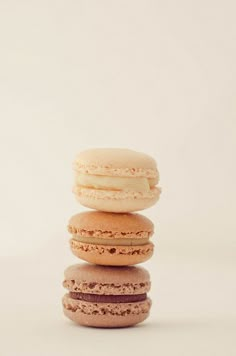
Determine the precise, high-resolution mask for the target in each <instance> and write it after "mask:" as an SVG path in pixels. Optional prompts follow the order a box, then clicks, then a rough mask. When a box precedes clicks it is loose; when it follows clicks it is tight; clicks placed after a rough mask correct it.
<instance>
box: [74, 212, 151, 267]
mask: <svg viewBox="0 0 236 356" xmlns="http://www.w3.org/2000/svg"><path fill="white" fill-rule="evenodd" d="M68 230H69V232H70V233H71V234H72V238H71V240H70V246H71V250H72V252H73V253H74V255H76V256H77V257H79V258H81V259H82V260H85V261H87V262H90V263H94V264H98V265H108V266H128V265H134V264H137V263H141V262H144V261H146V260H148V259H149V258H150V257H151V256H152V254H153V249H154V245H153V243H152V242H150V240H149V239H150V237H151V236H152V235H153V231H154V226H153V223H152V222H151V221H150V220H149V219H147V218H146V217H145V216H143V215H140V214H129V213H124V214H115V213H106V212H100V211H87V212H83V213H80V214H77V215H74V216H73V217H72V218H71V219H70V221H69V224H68Z"/></svg>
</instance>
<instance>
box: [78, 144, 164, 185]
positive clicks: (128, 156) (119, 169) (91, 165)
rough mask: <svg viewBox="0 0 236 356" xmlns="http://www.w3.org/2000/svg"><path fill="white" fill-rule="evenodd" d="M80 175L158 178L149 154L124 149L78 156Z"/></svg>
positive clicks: (103, 149) (94, 150) (101, 149)
mask: <svg viewBox="0 0 236 356" xmlns="http://www.w3.org/2000/svg"><path fill="white" fill-rule="evenodd" d="M74 168H75V170H76V171H77V172H78V173H83V174H92V175H108V176H120V177H146V178H157V181H158V177H159V174H158V170H157V165H156V162H155V160H154V159H153V158H152V157H150V156H149V155H147V154H144V153H141V152H136V151H133V150H129V149H123V148H95V149H89V150H86V151H83V152H81V153H79V154H78V156H77V157H76V160H75V162H74Z"/></svg>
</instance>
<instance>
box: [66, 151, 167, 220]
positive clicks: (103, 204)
mask: <svg viewBox="0 0 236 356" xmlns="http://www.w3.org/2000/svg"><path fill="white" fill-rule="evenodd" d="M74 169H75V172H76V175H75V186H74V189H73V191H74V193H75V195H76V197H77V199H78V201H79V202H80V203H81V204H82V205H84V206H86V207H88V208H92V209H97V210H102V211H107V212H115V213H121V212H123V213H125V212H133V211H138V210H143V209H146V208H149V207H150V206H152V205H154V204H155V203H156V202H157V200H158V199H159V196H160V192H161V189H160V188H159V187H158V186H157V184H158V182H159V173H158V170H157V166H156V162H155V160H154V159H153V158H152V157H150V156H148V155H146V154H144V153H140V152H136V151H132V150H128V149H121V148H97V149H90V150H87V151H83V152H81V153H80V154H79V155H78V156H77V158H76V160H75V162H74Z"/></svg>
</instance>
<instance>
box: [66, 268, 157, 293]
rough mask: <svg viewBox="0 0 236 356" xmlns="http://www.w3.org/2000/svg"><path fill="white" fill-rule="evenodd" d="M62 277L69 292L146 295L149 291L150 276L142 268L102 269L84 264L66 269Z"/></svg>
mask: <svg viewBox="0 0 236 356" xmlns="http://www.w3.org/2000/svg"><path fill="white" fill-rule="evenodd" d="M64 275H65V281H64V287H66V288H67V289H69V290H71V291H79V292H84V293H88V292H89V293H91V294H113V295H116V294H117V295H120V294H140V293H146V292H148V291H149V289H150V275H149V273H148V271H147V270H146V269H144V268H142V267H133V266H132V267H104V266H96V265H91V264H87V263H86V264H85V263H84V264H76V265H72V266H70V267H68V268H67V269H66V270H65V274H64ZM71 282H72V283H71ZM74 285H76V286H77V288H76V289H75V288H74ZM88 288H89V291H88Z"/></svg>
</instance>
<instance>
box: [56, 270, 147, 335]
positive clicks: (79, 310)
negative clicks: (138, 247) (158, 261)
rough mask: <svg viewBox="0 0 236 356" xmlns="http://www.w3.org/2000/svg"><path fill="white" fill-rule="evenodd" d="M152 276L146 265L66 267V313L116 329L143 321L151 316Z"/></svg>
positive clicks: (79, 321)
mask: <svg viewBox="0 0 236 356" xmlns="http://www.w3.org/2000/svg"><path fill="white" fill-rule="evenodd" d="M150 285H151V282H150V276H149V273H148V271H147V270H145V269H144V268H142V267H103V266H96V265H90V264H77V265H73V266H70V267H68V268H67V269H66V270H65V278H64V282H63V286H64V287H65V288H66V289H67V290H68V293H67V294H65V295H64V297H63V300H62V304H63V310H64V314H65V316H67V317H68V318H69V319H71V320H72V321H74V322H75V323H77V324H80V325H84V326H93V327H102V328H115V327H126V326H132V325H135V324H138V323H141V322H143V321H144V320H145V319H146V318H147V317H148V315H149V311H150V308H151V300H150V298H149V297H148V295H147V293H148V292H149V290H150Z"/></svg>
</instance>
